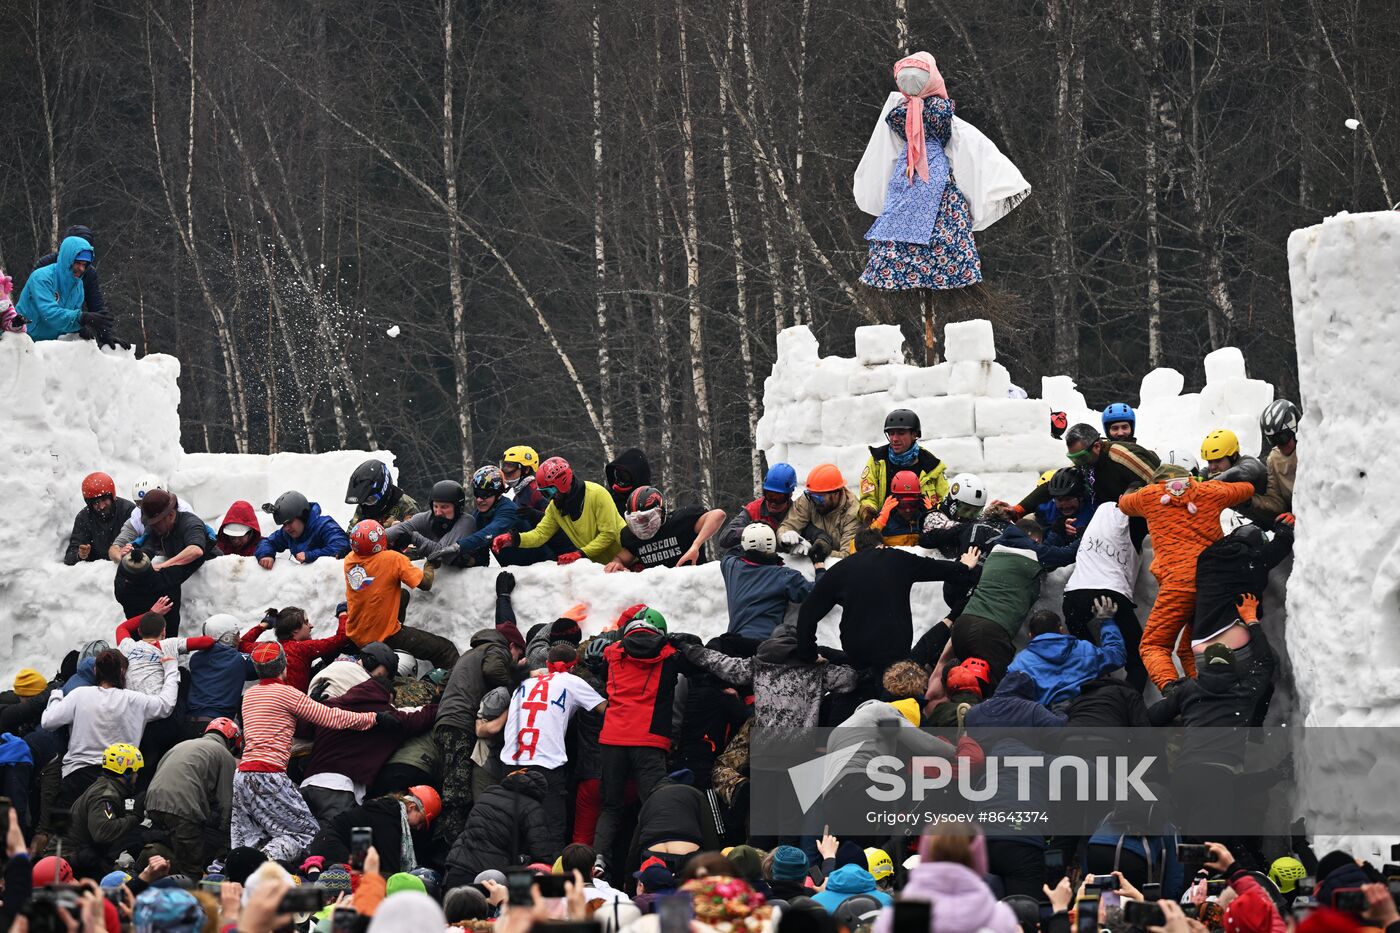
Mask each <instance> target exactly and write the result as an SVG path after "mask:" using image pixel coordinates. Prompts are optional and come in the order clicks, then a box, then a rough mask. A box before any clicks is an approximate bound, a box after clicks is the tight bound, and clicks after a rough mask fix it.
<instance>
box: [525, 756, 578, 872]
mask: <svg viewBox="0 0 1400 933" xmlns="http://www.w3.org/2000/svg"><path fill="white" fill-rule="evenodd" d="M527 770H529V771H534V772H536V773H538V774H541V775H543V776H544V780H545V783H546V784H547V785H548V786H549V791H548V793H546V794H545V798H544V800H542V801H540V802H541V803H543V804H544V815H545V817H546V818H547V819H548V820H549V846H550V848H549V851H551V852H562V851H564V843H565V842H566V841H567V840H568V838H569V837H568V828H569V827H568V823H569V812H568V806H567V800H568V796H569V793H568V792H569V775H568V773H567V769H566V768H563V767H559V768H540V767H535V766H533V765H532V766H531V767H529V768H528V769H527Z"/></svg>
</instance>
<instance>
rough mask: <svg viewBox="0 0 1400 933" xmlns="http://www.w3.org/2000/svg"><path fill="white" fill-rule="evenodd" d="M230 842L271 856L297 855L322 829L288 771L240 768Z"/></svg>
mask: <svg viewBox="0 0 1400 933" xmlns="http://www.w3.org/2000/svg"><path fill="white" fill-rule="evenodd" d="M229 828H230V836H231V839H230V844H231V845H232V846H233V847H234V848H238V847H240V846H248V847H250V848H253V849H261V850H262V851H263V852H264V853H265V854H266V855H267V857H268V858H270V859H277V860H286V859H294V858H296V857H297V856H299V855H300V854H301V853H302V851H303V850H305V849H306V847H307V846H309V845H310V844H311V839H312V837H314V836H315V835H316V833H318V832H320V830H321V827H320V824H318V823H317V822H316V818H315V817H313V816H312V815H311V810H310V809H309V808H308V807H307V806H306V801H305V800H304V799H302V796H301V794H299V793H297V789H296V785H295V784H293V783H292V779H291V778H289V777H287V774H286V772H284V771H269V772H264V771H238V772H236V773H235V774H234V776H233V818H232V820H231V824H230V827H229Z"/></svg>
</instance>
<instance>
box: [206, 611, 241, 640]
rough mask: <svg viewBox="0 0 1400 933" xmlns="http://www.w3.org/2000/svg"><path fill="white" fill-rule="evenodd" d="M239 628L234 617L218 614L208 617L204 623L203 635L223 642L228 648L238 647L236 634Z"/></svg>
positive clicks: (225, 613)
mask: <svg viewBox="0 0 1400 933" xmlns="http://www.w3.org/2000/svg"><path fill="white" fill-rule="evenodd" d="M240 628H241V626H240V625H239V624H238V619H237V618H236V617H235V616H231V615H229V614H228V613H227V612H219V613H215V614H214V615H212V616H210V617H209V618H208V619H207V620H205V623H204V634H205V635H207V636H208V637H210V638H212V639H214V640H215V641H220V642H223V643H224V644H226V645H228V646H230V647H236V646H237V645H238V633H239V631H240Z"/></svg>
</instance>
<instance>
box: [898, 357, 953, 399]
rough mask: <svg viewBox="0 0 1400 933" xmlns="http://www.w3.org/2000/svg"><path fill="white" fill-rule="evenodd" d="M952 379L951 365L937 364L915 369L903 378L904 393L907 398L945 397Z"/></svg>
mask: <svg viewBox="0 0 1400 933" xmlns="http://www.w3.org/2000/svg"><path fill="white" fill-rule="evenodd" d="M952 377H953V364H952V363H939V364H937V365H935V366H927V367H923V368H917V369H915V370H914V371H913V372H911V373H910V374H909V375H908V376H906V377H905V378H904V391H905V392H906V393H907V394H908V396H909V398H927V397H929V396H933V395H947V394H948V383H949V381H950V380H951V379H952Z"/></svg>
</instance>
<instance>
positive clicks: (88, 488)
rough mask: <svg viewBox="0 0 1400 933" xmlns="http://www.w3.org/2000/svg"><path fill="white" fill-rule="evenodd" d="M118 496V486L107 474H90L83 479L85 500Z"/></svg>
mask: <svg viewBox="0 0 1400 933" xmlns="http://www.w3.org/2000/svg"><path fill="white" fill-rule="evenodd" d="M116 494H117V484H116V483H114V482H112V477H110V476H108V475H107V474H106V473H89V474H88V475H87V476H84V477H83V498H84V499H100V498H102V497H103V496H113V497H115V496H116Z"/></svg>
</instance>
